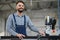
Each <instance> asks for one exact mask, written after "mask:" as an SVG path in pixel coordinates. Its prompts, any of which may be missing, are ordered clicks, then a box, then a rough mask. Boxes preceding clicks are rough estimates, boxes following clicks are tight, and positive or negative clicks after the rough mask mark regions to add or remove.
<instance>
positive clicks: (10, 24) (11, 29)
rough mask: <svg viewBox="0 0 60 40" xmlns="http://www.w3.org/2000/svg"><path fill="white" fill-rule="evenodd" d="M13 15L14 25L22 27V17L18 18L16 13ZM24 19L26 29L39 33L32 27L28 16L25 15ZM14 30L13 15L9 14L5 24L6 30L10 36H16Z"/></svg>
mask: <svg viewBox="0 0 60 40" xmlns="http://www.w3.org/2000/svg"><path fill="white" fill-rule="evenodd" d="M14 15H15V18H16V23H17V24H18V25H24V15H22V16H19V15H18V14H17V12H16V13H14ZM25 17H26V27H29V28H30V29H31V30H32V31H34V32H38V33H39V31H38V29H37V28H36V27H35V26H34V25H33V23H32V21H31V20H30V18H29V16H27V15H25ZM15 28H16V27H15V22H14V18H13V14H10V15H9V17H8V19H7V22H6V30H7V32H9V33H10V34H11V35H14V36H16V34H18V33H16V32H15Z"/></svg>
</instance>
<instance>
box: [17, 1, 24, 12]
mask: <svg viewBox="0 0 60 40" xmlns="http://www.w3.org/2000/svg"><path fill="white" fill-rule="evenodd" d="M24 8H25V6H24V4H23V3H21V2H20V3H18V4H17V5H16V9H17V10H18V11H19V12H23V11H24Z"/></svg>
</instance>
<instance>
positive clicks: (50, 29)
mask: <svg viewBox="0 0 60 40" xmlns="http://www.w3.org/2000/svg"><path fill="white" fill-rule="evenodd" d="M56 22H57V20H56V19H55V18H54V17H50V16H46V17H45V25H46V34H48V35H50V36H52V35H53V36H54V35H55V36H56V35H57V36H58V35H60V32H59V31H60V30H59V29H57V28H56V27H55V25H56Z"/></svg>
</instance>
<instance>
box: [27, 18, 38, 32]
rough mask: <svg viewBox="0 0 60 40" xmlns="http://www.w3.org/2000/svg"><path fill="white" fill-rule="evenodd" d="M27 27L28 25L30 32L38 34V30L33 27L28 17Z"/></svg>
mask: <svg viewBox="0 0 60 40" xmlns="http://www.w3.org/2000/svg"><path fill="white" fill-rule="evenodd" d="M27 25H28V27H29V28H30V29H31V30H32V31H34V32H38V33H39V30H38V29H37V28H36V27H35V26H34V25H33V23H32V21H31V20H30V18H29V17H28V22H27Z"/></svg>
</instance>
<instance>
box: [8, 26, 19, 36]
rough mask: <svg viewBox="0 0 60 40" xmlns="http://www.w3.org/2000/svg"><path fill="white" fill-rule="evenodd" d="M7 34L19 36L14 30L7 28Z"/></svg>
mask: <svg viewBox="0 0 60 40" xmlns="http://www.w3.org/2000/svg"><path fill="white" fill-rule="evenodd" d="M7 32H8V33H10V34H11V35H13V36H16V35H17V34H18V33H16V32H15V31H14V30H12V29H11V28H8V27H7Z"/></svg>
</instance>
